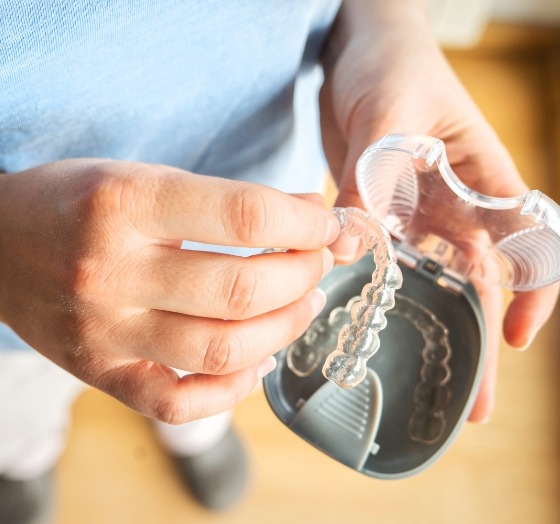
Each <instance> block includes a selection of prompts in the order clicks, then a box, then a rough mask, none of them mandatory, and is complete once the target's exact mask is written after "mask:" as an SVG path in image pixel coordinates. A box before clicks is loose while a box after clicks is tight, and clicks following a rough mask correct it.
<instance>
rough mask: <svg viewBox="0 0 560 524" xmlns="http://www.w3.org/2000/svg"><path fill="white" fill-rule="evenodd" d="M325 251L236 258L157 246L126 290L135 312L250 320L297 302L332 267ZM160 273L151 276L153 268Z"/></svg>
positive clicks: (330, 256) (331, 257) (331, 260)
mask: <svg viewBox="0 0 560 524" xmlns="http://www.w3.org/2000/svg"><path fill="white" fill-rule="evenodd" d="M333 262H334V261H333V256H332V254H331V253H330V251H329V250H328V249H327V248H323V249H322V250H318V251H298V252H293V251H291V252H285V253H268V254H262V255H254V256H251V257H237V256H232V255H224V254H218V253H205V252H200V251H184V250H179V249H173V248H168V247H158V248H157V249H156V250H155V251H154V253H153V255H152V258H151V260H150V264H147V265H146V268H147V270H146V271H147V274H145V275H144V276H143V278H139V279H135V281H136V280H138V281H139V282H141V284H138V283H137V284H136V285H135V287H134V288H133V289H131V290H130V292H131V294H132V297H131V298H132V301H133V302H132V303H133V304H134V305H139V306H140V307H145V308H150V309H160V310H165V311H173V312H177V313H183V314H186V315H196V316H199V317H211V318H220V319H229V320H235V319H244V318H251V317H254V316H257V315H260V314H262V313H265V312H267V311H272V310H274V309H278V308H281V307H283V306H285V305H287V304H290V303H291V302H294V301H296V300H298V299H300V298H301V297H302V296H303V295H304V294H305V293H306V292H307V291H309V290H310V289H312V288H314V287H315V286H316V284H317V282H318V281H319V280H320V279H321V277H322V276H323V275H325V274H326V273H328V272H329V271H330V270H331V268H332V266H333ZM154 267H156V268H161V269H160V270H159V271H157V272H154V271H153V268H154Z"/></svg>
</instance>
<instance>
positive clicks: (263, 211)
mask: <svg viewBox="0 0 560 524" xmlns="http://www.w3.org/2000/svg"><path fill="white" fill-rule="evenodd" d="M0 195H1V197H0V320H1V321H3V322H5V323H7V324H8V325H10V326H11V327H12V328H13V329H14V331H15V332H16V333H18V334H19V335H20V336H21V337H22V338H23V339H24V340H25V341H26V342H28V343H29V344H30V345H31V346H32V347H34V348H35V349H37V350H38V351H39V352H40V353H42V354H43V355H45V356H46V357H48V358H49V359H51V360H52V361H53V362H55V363H56V364H58V365H59V366H61V367H63V368H64V369H66V370H68V371H69V372H71V373H72V374H74V375H75V376H77V377H78V378H80V379H82V380H83V381H85V382H86V383H89V384H91V385H93V386H95V387H97V388H99V389H101V390H103V391H105V392H107V393H109V394H110V395H112V396H114V397H116V398H117V399H119V400H120V401H122V402H123V403H125V404H127V405H128V406H130V407H131V408H133V409H135V410H137V411H139V412H141V413H143V414H145V415H147V416H150V417H154V418H157V419H159V420H162V421H165V422H169V423H182V422H186V421H189V420H193V419H196V418H201V417H205V416H209V415H212V414H214V413H217V412H219V411H223V410H226V409H229V408H231V407H233V406H234V405H235V404H237V403H238V402H239V401H240V400H241V399H243V398H244V397H245V396H247V395H248V394H249V393H250V391H251V390H252V389H253V387H254V386H255V384H256V382H257V381H258V379H259V378H260V376H262V375H263V374H264V373H266V372H267V371H270V370H271V369H272V365H273V361H271V358H270V356H271V355H273V354H274V353H275V352H276V351H278V350H279V349H281V348H282V347H284V346H286V345H287V344H289V343H290V342H291V341H292V340H294V339H295V338H297V337H298V336H300V335H301V334H302V333H303V332H304V331H305V329H306V328H307V327H308V325H309V324H310V322H311V321H312V320H313V318H314V317H315V316H316V315H317V314H318V312H319V311H320V310H321V309H322V307H323V306H324V301H325V298H324V294H322V293H320V292H318V291H317V290H315V286H316V284H317V282H318V281H319V279H320V278H321V276H322V275H323V274H325V273H326V272H327V271H328V270H329V269H330V268H331V267H332V263H333V259H332V255H331V254H330V252H329V250H328V249H327V248H326V247H325V246H327V245H328V244H330V243H331V242H332V241H333V240H334V239H335V238H336V237H337V235H338V225H337V222H336V220H335V219H334V218H333V217H332V216H331V213H329V211H327V210H326V209H325V208H324V207H322V206H321V205H319V203H318V202H317V201H316V200H317V199H316V198H314V197H310V198H295V197H293V196H289V195H286V194H284V193H281V192H279V191H276V190H274V189H271V188H267V187H264V186H258V185H254V184H249V183H244V182H236V181H229V180H224V179H219V178H214V177H206V176H200V175H194V174H192V173H188V172H185V171H181V170H179V169H174V168H171V167H166V166H154V165H145V164H138V163H131V162H117V161H108V160H89V159H88V160H64V161H60V162H55V163H52V164H48V165H44V166H40V167H37V168H34V169H30V170H28V171H24V172H21V173H16V174H12V175H3V176H0ZM314 200H315V201H314ZM183 239H187V240H192V241H195V242H203V243H212V244H221V245H230V246H246V247H277V248H286V249H289V250H290V251H287V252H283V253H274V254H262V255H256V256H252V257H248V258H241V257H234V256H230V255H224V254H217V253H207V252H196V251H186V250H181V249H180V246H181V241H182V240H183ZM225 319H227V320H225ZM171 368H178V369H181V370H185V371H189V372H191V374H188V375H186V376H184V377H182V378H179V377H178V375H177V373H176V372H175V371H174V370H173V369H171ZM30 380H33V377H30Z"/></svg>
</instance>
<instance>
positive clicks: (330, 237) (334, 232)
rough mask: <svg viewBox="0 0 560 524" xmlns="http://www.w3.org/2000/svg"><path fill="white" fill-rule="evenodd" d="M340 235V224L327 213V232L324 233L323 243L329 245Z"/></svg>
mask: <svg viewBox="0 0 560 524" xmlns="http://www.w3.org/2000/svg"><path fill="white" fill-rule="evenodd" d="M338 235H340V225H339V224H338V220H337V219H336V218H335V217H334V216H333V215H332V214H331V213H329V217H328V219H327V234H326V235H325V240H324V244H325V245H327V246H328V245H329V244H332V243H333V242H334V241H335V240H336V239H337V238H338Z"/></svg>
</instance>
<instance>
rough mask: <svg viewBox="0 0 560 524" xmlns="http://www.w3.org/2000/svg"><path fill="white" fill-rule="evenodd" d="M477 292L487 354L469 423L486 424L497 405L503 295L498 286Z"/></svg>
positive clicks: (484, 287)
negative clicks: (483, 324) (483, 317)
mask: <svg viewBox="0 0 560 524" xmlns="http://www.w3.org/2000/svg"><path fill="white" fill-rule="evenodd" d="M477 291H478V294H479V298H480V301H481V304H482V310H483V311H484V316H485V320H486V340H485V341H484V342H485V348H486V354H485V357H484V368H483V372H482V378H481V382H480V386H479V389H478V392H477V397H476V400H475V402H474V404H473V407H472V409H471V412H470V414H469V421H471V422H485V421H487V420H488V419H489V417H490V415H491V413H492V410H493V408H494V404H495V395H496V379H497V373H498V357H499V349H500V324H501V314H502V303H503V293H502V290H501V289H500V288H499V287H498V286H484V285H478V286H477Z"/></svg>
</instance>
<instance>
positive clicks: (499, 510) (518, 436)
mask: <svg viewBox="0 0 560 524" xmlns="http://www.w3.org/2000/svg"><path fill="white" fill-rule="evenodd" d="M449 57H450V60H451V61H452V64H453V66H454V67H455V68H456V70H457V72H458V74H459V75H460V77H461V78H462V79H463V81H464V82H465V84H466V85H467V87H468V89H469V90H470V91H471V93H472V94H473V96H474V97H475V99H476V100H477V101H478V103H479V104H480V106H481V107H482V109H483V111H484V112H485V113H486V115H487V116H488V118H489V119H490V120H491V122H492V123H493V124H494V125H495V127H496V128H497V130H498V133H499V134H500V135H501V137H502V139H503V140H504V142H505V143H506V145H507V146H508V147H509V148H510V150H511V152H512V154H513V156H514V158H515V160H516V162H517V164H518V167H519V169H520V170H521V172H522V173H523V175H524V177H525V178H526V180H527V182H528V184H529V185H530V186H531V187H533V188H540V189H543V190H544V191H545V192H548V193H549V194H551V195H553V196H555V198H556V199H559V198H560V192H559V191H558V189H559V188H558V175H559V174H560V157H559V156H558V152H559V151H560V117H559V115H560V33H558V32H557V33H553V32H546V33H541V32H535V31H528V32H525V31H523V30H520V29H518V28H515V27H513V28H512V27H502V26H494V27H493V28H492V29H491V30H490V32H489V33H488V34H487V35H486V37H485V40H484V43H483V44H482V46H480V48H479V49H476V50H473V51H469V52H465V51H454V52H451V51H450V52H449ZM559 319H560V316H559V313H558V312H557V313H556V314H555V316H554V318H553V321H552V322H550V323H549V325H548V326H547V328H546V329H545V330H544V331H543V332H542V333H541V334H540V336H539V337H538V338H537V339H536V341H535V342H534V344H533V346H532V348H531V349H530V350H529V351H526V352H524V353H518V352H516V351H514V350H511V349H508V348H505V347H504V348H503V350H502V352H501V356H500V359H501V363H500V370H499V380H498V393H497V407H496V410H495V413H494V415H493V417H492V419H491V421H490V422H489V423H488V424H486V425H470V424H469V425H467V426H466V427H465V428H464V430H463V431H462V433H461V434H460V436H459V438H458V439H457V441H456V442H455V444H454V445H453V446H452V448H451V449H450V450H449V451H448V452H447V454H446V455H445V456H444V457H443V458H442V459H440V460H439V461H438V462H437V463H436V464H435V465H433V466H432V467H431V468H429V469H428V470H427V471H425V472H424V473H422V474H420V475H418V476H416V477H413V478H409V479H406V480H400V481H379V480H373V479H369V478H366V477H364V476H362V475H360V474H358V473H354V472H353V471H351V470H349V469H347V468H345V467H344V466H341V465H339V464H338V463H336V462H334V461H333V460H331V459H329V458H327V457H326V456H325V455H322V454H320V453H319V452H317V451H315V450H314V449H313V448H311V447H310V446H309V445H307V444H305V443H304V442H303V441H301V440H300V439H299V438H298V437H296V436H295V435H293V434H291V433H290V432H289V431H288V430H287V429H285V428H284V427H283V425H282V424H281V423H280V422H278V421H277V420H276V419H275V417H274V416H273V414H272V412H271V411H270V409H269V408H268V407H267V405H266V401H265V400H264V397H263V394H262V392H258V393H256V394H254V395H253V396H252V397H251V398H250V399H249V400H247V401H246V402H244V403H243V404H242V405H241V406H240V407H239V409H238V410H237V411H236V415H235V418H236V422H237V425H238V427H239V430H240V432H241V433H242V434H243V436H244V437H245V439H246V442H247V444H248V446H249V450H250V456H251V467H252V486H251V489H250V492H249V493H248V495H247V497H246V498H245V499H244V500H243V501H242V502H241V503H240V504H239V505H238V506H237V507H235V508H234V509H232V510H231V511H229V512H227V513H225V514H221V515H214V514H212V513H209V512H206V511H204V510H202V509H201V508H199V507H198V506H197V505H196V504H195V503H194V502H193V501H192V499H191V498H190V496H189V495H188V493H185V492H184V491H183V490H182V489H181V486H180V484H179V482H178V479H177V477H176V476H175V474H174V472H173V470H172V468H171V466H170V463H169V462H168V460H167V458H166V456H165V455H164V454H163V453H162V451H161V450H160V449H159V448H158V446H157V443H156V441H155V440H154V437H153V435H152V432H151V431H150V425H149V423H148V422H147V421H145V420H144V419H142V418H140V417H139V416H137V415H135V414H134V413H132V412H131V411H129V410H128V409H127V408H125V407H123V406H121V405H119V404H118V403H117V402H115V401H113V400H112V399H110V398H108V397H107V396H105V395H103V394H101V393H99V392H97V391H92V390H89V391H87V392H85V393H84V394H83V395H82V396H81V397H80V398H79V400H78V402H77V403H76V406H75V409H74V415H75V417H74V424H73V427H72V430H71V435H70V442H69V446H68V448H67V451H66V453H65V455H64V456H63V459H62V461H61V463H60V465H59V467H58V469H57V487H58V499H57V514H56V519H55V524H151V523H158V524H159V523H165V524H179V523H181V524H183V523H187V522H188V523H209V522H212V523H213V522H216V523H224V524H234V523H243V524H247V523H253V522H266V523H267V524H274V523H286V522H293V523H300V522H302V523H304V522H308V523H311V522H323V523H331V522H353V523H361V522H364V523H365V522H368V523H370V522H376V523H379V524H384V523H391V524H398V523H403V524H404V523H406V524H408V523H411V522H414V523H415V524H420V523H436V524H439V523H442V524H447V523H455V524H462V523H469V524H470V523H475V522H476V523H477V524H485V523H488V524H490V523H491V524H501V523H503V524H517V523H519V524H522V523H523V524H526V523H531V524H557V523H558V522H560V445H559V444H560V415H559V413H558V401H559V399H560V385H559V384H560V381H559V380H558V375H559V373H560V348H559V343H558V336H559V334H560V329H559V326H558V320H559Z"/></svg>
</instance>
